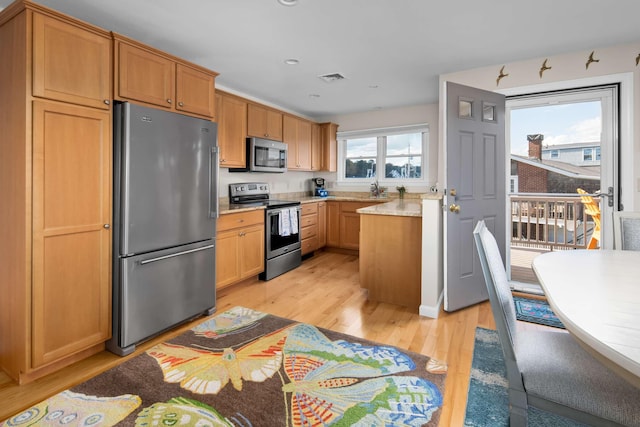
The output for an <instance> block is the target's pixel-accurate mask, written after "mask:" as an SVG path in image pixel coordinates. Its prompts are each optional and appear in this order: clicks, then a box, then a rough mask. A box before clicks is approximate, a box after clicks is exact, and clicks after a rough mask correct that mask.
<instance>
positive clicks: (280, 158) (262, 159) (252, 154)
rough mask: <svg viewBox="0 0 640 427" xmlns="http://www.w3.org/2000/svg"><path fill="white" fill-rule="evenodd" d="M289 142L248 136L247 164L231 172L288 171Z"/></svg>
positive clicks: (230, 170) (232, 169) (231, 169)
mask: <svg viewBox="0 0 640 427" xmlns="http://www.w3.org/2000/svg"><path fill="white" fill-rule="evenodd" d="M286 171H287V144H285V143H282V142H279V141H271V140H270V139H263V138H247V165H246V167H244V168H229V172H286Z"/></svg>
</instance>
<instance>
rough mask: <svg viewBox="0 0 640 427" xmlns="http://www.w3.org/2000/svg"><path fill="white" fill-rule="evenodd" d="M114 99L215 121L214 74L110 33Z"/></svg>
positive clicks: (215, 74)
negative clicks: (113, 41) (113, 71)
mask: <svg viewBox="0 0 640 427" xmlns="http://www.w3.org/2000/svg"><path fill="white" fill-rule="evenodd" d="M113 38H114V40H115V45H114V52H115V53H114V61H115V75H114V88H115V94H114V98H115V99H119V100H123V101H128V100H132V101H137V102H139V103H143V104H147V105H149V106H155V107H161V108H165V109H167V110H172V111H176V112H180V113H184V114H189V115H195V116H198V117H204V118H207V119H210V120H216V101H215V78H216V76H217V75H218V74H217V73H215V72H213V71H210V70H207V69H206V68H202V67H200V66H198V65H195V64H191V63H188V62H186V61H183V60H181V59H179V58H176V57H173V56H171V55H169V54H166V53H164V52H161V51H159V50H157V49H154V48H152V47H149V46H145V45H143V44H141V43H138V42H136V41H134V40H131V39H128V38H126V37H124V36H122V35H119V34H113Z"/></svg>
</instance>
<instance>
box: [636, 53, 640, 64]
mask: <svg viewBox="0 0 640 427" xmlns="http://www.w3.org/2000/svg"><path fill="white" fill-rule="evenodd" d="M638 63H640V53H639V54H638V56H636V67H637V66H638Z"/></svg>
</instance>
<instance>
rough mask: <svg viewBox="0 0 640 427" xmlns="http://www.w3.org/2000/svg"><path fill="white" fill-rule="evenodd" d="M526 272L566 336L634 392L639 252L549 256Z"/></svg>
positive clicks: (639, 332) (638, 360) (639, 339)
mask: <svg viewBox="0 0 640 427" xmlns="http://www.w3.org/2000/svg"><path fill="white" fill-rule="evenodd" d="M532 266H533V270H534V272H535V274H536V276H537V277H538V279H539V281H540V285H541V286H542V289H543V290H544V293H545V295H546V297H547V300H548V301H549V305H550V306H551V309H552V310H553V312H554V313H555V314H556V316H558V318H559V319H560V320H561V321H562V323H563V324H564V326H565V327H566V329H567V330H568V331H569V333H570V334H572V335H573V336H574V337H575V338H576V339H577V340H578V341H579V342H580V344H581V345H582V346H583V347H584V348H585V349H586V350H587V351H589V352H590V353H591V354H592V355H593V356H594V357H596V358H597V359H598V360H600V361H601V362H602V363H603V364H605V365H606V366H608V367H609V368H610V369H612V370H613V371H615V372H617V373H618V374H619V375H620V376H622V377H623V378H625V379H626V380H627V381H629V382H631V383H632V384H634V385H636V386H637V387H640V252H635V251H623V250H599V249H596V250H586V249H585V250H561V251H553V252H547V253H544V254H541V255H538V256H537V257H535V258H534V259H533V263H532Z"/></svg>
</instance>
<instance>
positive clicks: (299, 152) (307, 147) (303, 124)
mask: <svg viewBox="0 0 640 427" xmlns="http://www.w3.org/2000/svg"><path fill="white" fill-rule="evenodd" d="M283 142H285V143H286V144H287V145H288V153H287V169H289V170H305V171H309V170H311V122H309V121H308V120H303V119H299V118H297V117H294V116H289V115H285V116H284V119H283Z"/></svg>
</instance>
